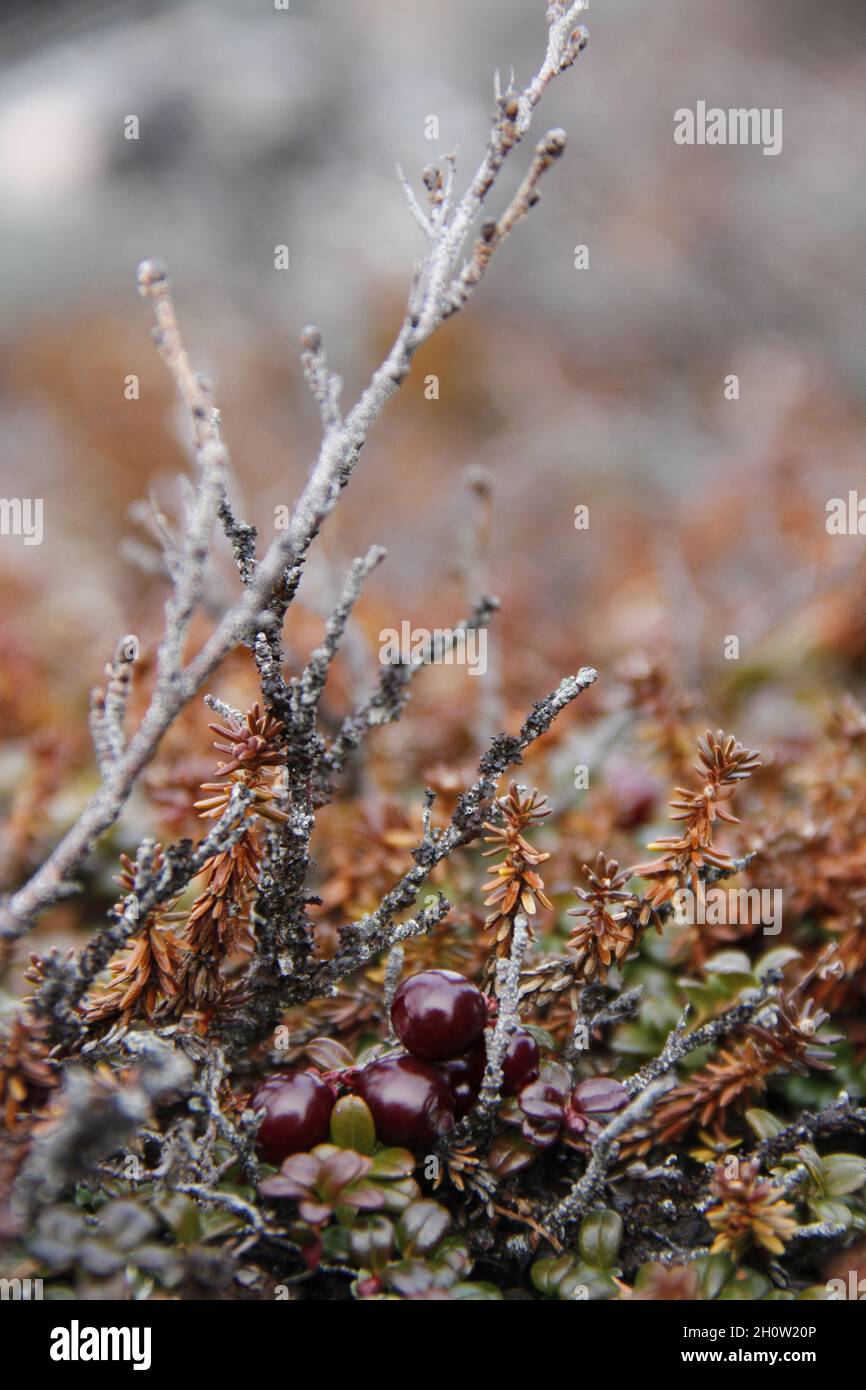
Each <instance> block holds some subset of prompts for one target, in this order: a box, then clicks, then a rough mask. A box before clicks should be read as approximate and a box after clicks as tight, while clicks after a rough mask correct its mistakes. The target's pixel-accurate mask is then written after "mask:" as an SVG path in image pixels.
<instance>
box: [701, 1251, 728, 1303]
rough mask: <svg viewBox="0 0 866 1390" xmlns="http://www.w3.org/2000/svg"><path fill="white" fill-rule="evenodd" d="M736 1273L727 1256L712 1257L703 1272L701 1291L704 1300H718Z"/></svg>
mask: <svg viewBox="0 0 866 1390" xmlns="http://www.w3.org/2000/svg"><path fill="white" fill-rule="evenodd" d="M733 1272H734V1267H733V1265H732V1264H731V1261H730V1260H729V1259H728V1257H727V1255H710V1256H708V1258H707V1260H706V1263H705V1264H704V1265H703V1268H702V1270H701V1290H702V1292H703V1295H704V1298H708V1299H713V1298H718V1296H719V1294H720V1293H721V1291H722V1289H723V1288H724V1286H725V1284H726V1283H727V1282H728V1280H729V1279H730V1277H731V1275H732V1274H733Z"/></svg>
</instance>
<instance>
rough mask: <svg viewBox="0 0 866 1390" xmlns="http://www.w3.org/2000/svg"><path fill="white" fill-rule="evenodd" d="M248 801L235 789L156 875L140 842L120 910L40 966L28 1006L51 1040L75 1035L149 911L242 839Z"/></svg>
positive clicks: (169, 853) (148, 847)
mask: <svg viewBox="0 0 866 1390" xmlns="http://www.w3.org/2000/svg"><path fill="white" fill-rule="evenodd" d="M252 800H253V794H252V792H251V791H250V790H249V788H247V787H245V786H242V785H241V784H238V785H237V786H235V787H234V788H233V789H232V793H231V797H230V800H229V805H228V807H227V808H226V810H225V811H224V813H223V814H222V815H221V816H220V817H219V819H218V820H217V821H215V822H214V824H213V827H212V829H211V830H210V832H209V833H208V834H207V835H206V836H205V838H204V839H203V840H201V841H200V843H199V844H198V845H196V847H195V849H193V850H190V849H189V847H188V846H186V847H184V846H171V847H170V848H169V849H167V850H166V851H165V852H164V854H163V860H162V866H161V868H160V869H159V871H158V872H154V871H153V870H152V867H151V866H152V862H153V853H154V845H153V842H152V841H144V842H143V843H142V845H141V846H140V847H139V850H138V855H137V861H136V862H137V870H136V885H135V893H132V894H130V895H129V896H128V897H127V898H126V900H125V902H124V905H123V911H122V912H121V913H115V914H113V920H112V921H111V922H110V923H109V925H108V926H107V927H104V928H103V929H102V930H101V931H100V932H98V933H97V934H96V935H95V936H94V937H93V939H92V940H91V941H90V942H89V943H88V945H87V946H86V947H85V948H84V949H83V950H82V951H81V952H80V954H79V955H78V957H77V958H74V957H73V958H71V959H62V958H60V957H59V956H54V955H52V956H49V957H48V958H47V959H46V960H44V961H43V962H42V969H43V974H44V979H43V983H42V984H41V986H40V988H39V989H38V991H37V993H36V995H35V998H34V1001H33V1007H34V1009H35V1010H36V1012H38V1013H40V1014H42V1015H43V1016H44V1017H45V1018H47V1019H48V1021H49V1024H50V1029H51V1036H52V1039H53V1041H55V1042H69V1041H71V1039H72V1038H73V1037H75V1036H77V1035H78V1034H79V1033H80V1032H81V1021H80V1019H79V1018H78V1017H77V1016H76V1012H75V1011H76V1008H77V1006H78V1005H79V1004H80V1002H81V1000H82V999H83V997H84V995H85V994H86V993H87V991H88V989H89V988H90V986H91V985H92V983H93V981H94V980H95V979H96V977H97V975H98V974H99V973H100V971H101V970H104V969H105V967H106V965H107V964H108V962H109V961H110V960H111V958H112V956H113V955H114V954H115V952H116V951H118V950H120V949H121V948H122V947H123V946H125V945H126V943H127V941H129V939H130V938H131V937H133V936H134V935H135V933H136V932H137V931H138V930H139V929H140V928H141V927H142V926H143V924H144V923H145V922H146V921H147V918H148V916H149V914H150V913H151V912H152V911H153V910H154V908H157V907H159V906H160V905H161V904H162V903H165V902H168V901H170V900H171V899H172V898H174V897H176V896H177V894H178V893H179V892H180V891H181V890H182V889H183V888H184V887H186V885H187V883H189V881H190V880H191V879H193V878H194V877H195V876H196V874H197V873H198V872H199V870H200V869H201V868H202V866H203V865H204V864H205V863H206V862H207V861H208V859H210V858H211V857H212V856H213V855H214V854H218V853H220V851H222V850H226V849H229V848H230V847H231V846H232V845H233V844H235V843H236V842H237V840H238V839H239V838H240V837H241V836H242V835H243V834H244V831H245V815H246V810H247V807H248V806H249V805H250V803H251V802H252Z"/></svg>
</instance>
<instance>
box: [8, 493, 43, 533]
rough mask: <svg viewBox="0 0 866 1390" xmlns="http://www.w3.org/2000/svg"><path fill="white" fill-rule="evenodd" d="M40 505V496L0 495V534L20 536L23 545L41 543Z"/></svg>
mask: <svg viewBox="0 0 866 1390" xmlns="http://www.w3.org/2000/svg"><path fill="white" fill-rule="evenodd" d="M42 505H43V503H42V498H41V497H0V536H22V537H23V538H24V544H25V545H41V544H42Z"/></svg>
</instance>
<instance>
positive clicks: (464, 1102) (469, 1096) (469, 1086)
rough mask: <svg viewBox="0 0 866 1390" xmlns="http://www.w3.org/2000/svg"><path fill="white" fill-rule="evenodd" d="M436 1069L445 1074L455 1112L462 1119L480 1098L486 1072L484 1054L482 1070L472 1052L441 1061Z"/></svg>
mask: <svg viewBox="0 0 866 1390" xmlns="http://www.w3.org/2000/svg"><path fill="white" fill-rule="evenodd" d="M436 1070H437V1071H438V1072H440V1073H441V1075H442V1076H444V1078H445V1081H446V1083H447V1086H448V1089H449V1091H450V1092H451V1099H452V1100H453V1101H454V1113H455V1115H456V1116H457V1118H458V1120H462V1119H463V1117H464V1115H468V1114H469V1111H470V1110H471V1109H472V1107H473V1105H474V1104H475V1102H476V1101H477V1099H478V1092H479V1090H480V1089H481V1078H482V1076H483V1074H484V1058H483V1055H482V1064H481V1070H480V1072H479V1069H478V1067H477V1065H476V1064H475V1060H474V1057H473V1054H472V1053H467V1054H466V1056H465V1057H452V1058H451V1059H450V1060H449V1061H447V1062H440V1063H439V1065H438V1066H437V1068H436Z"/></svg>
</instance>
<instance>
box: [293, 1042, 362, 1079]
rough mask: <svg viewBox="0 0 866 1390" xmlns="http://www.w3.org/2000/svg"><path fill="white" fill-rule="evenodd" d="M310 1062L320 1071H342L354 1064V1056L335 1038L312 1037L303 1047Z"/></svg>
mask: <svg viewBox="0 0 866 1390" xmlns="http://www.w3.org/2000/svg"><path fill="white" fill-rule="evenodd" d="M304 1051H305V1052H306V1054H307V1056H308V1057H309V1059H310V1061H311V1062H315V1064H316V1066H317V1067H319V1068H320V1069H321V1070H322V1071H337V1070H340V1071H342V1070H343V1069H344V1068H346V1067H351V1066H353V1065H354V1061H355V1059H354V1057H353V1056H352V1054H351V1052H350V1051H349V1049H348V1048H347V1047H344V1046H343V1044H342V1043H340V1042H337V1040H336V1038H312V1039H311V1040H310V1042H308V1043H307V1045H306V1047H305V1048H304Z"/></svg>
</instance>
